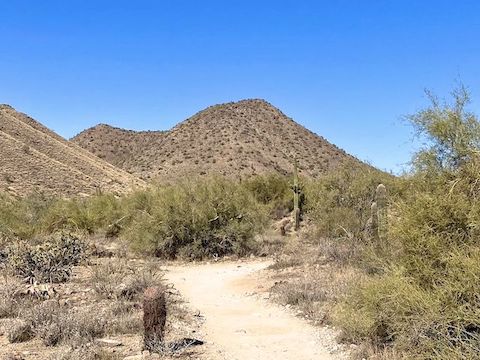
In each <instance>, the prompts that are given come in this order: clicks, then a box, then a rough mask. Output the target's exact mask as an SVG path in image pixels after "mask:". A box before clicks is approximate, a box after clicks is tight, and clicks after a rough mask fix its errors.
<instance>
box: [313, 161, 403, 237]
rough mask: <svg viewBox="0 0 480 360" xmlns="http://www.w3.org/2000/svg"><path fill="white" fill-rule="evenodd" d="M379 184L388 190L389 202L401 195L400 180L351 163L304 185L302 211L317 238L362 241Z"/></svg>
mask: <svg viewBox="0 0 480 360" xmlns="http://www.w3.org/2000/svg"><path fill="white" fill-rule="evenodd" d="M380 183H384V184H385V185H386V186H387V188H388V189H389V195H390V198H391V199H392V196H393V197H396V195H397V194H398V192H399V191H400V186H399V185H400V184H399V183H400V180H398V179H395V178H394V177H393V176H391V175H389V174H386V173H383V172H381V171H379V170H376V169H374V168H370V167H367V166H362V167H360V166H354V165H352V164H350V163H346V164H344V165H342V166H340V167H339V168H338V169H336V170H334V171H332V172H331V173H329V174H327V175H325V176H323V177H322V178H320V179H319V180H316V181H309V182H307V183H306V184H305V186H304V187H305V193H306V196H305V199H306V202H305V211H306V212H307V213H308V214H309V216H310V217H311V218H312V220H313V221H314V223H315V225H316V229H317V231H318V235H320V236H325V237H334V238H335V237H343V236H345V235H348V236H351V237H354V238H355V239H361V238H362V235H363V230H364V228H365V225H366V223H367V220H368V218H369V217H370V206H371V204H372V201H373V200H374V198H375V189H376V187H377V185H378V184H380Z"/></svg>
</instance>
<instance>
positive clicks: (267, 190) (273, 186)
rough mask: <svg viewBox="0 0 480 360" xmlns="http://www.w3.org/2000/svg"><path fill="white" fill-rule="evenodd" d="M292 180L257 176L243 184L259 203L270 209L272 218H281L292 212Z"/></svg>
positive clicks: (278, 176) (281, 177)
mask: <svg viewBox="0 0 480 360" xmlns="http://www.w3.org/2000/svg"><path fill="white" fill-rule="evenodd" d="M292 181H293V178H292V180H290V179H288V178H287V177H285V176H281V175H278V174H268V175H257V176H254V177H251V178H249V179H247V180H245V181H244V182H243V186H245V187H246V189H247V190H248V191H250V192H251V193H252V194H253V195H254V197H255V199H256V200H257V201H259V202H260V203H262V204H264V205H267V206H268V207H270V212H271V214H272V215H273V216H274V218H282V217H283V216H285V215H286V214H287V213H288V212H289V211H292V210H293V193H292V184H291V182H292Z"/></svg>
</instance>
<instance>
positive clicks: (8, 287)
mask: <svg viewBox="0 0 480 360" xmlns="http://www.w3.org/2000/svg"><path fill="white" fill-rule="evenodd" d="M24 290H25V284H23V283H22V282H21V281H20V280H19V279H17V278H15V277H11V278H10V277H8V276H2V277H1V278H0V319H1V318H10V317H16V316H17V315H18V314H19V311H20V310H21V309H22V307H24V306H26V305H28V299H26V298H25V297H24V296H22V291H24Z"/></svg>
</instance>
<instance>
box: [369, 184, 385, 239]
mask: <svg viewBox="0 0 480 360" xmlns="http://www.w3.org/2000/svg"><path fill="white" fill-rule="evenodd" d="M375 202H376V205H375V206H376V208H377V216H376V221H377V229H378V237H379V238H380V240H385V239H386V237H387V233H388V219H387V188H386V187H385V185H383V184H380V185H378V186H377V190H376V192H375ZM372 221H373V218H372Z"/></svg>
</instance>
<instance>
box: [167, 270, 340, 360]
mask: <svg viewBox="0 0 480 360" xmlns="http://www.w3.org/2000/svg"><path fill="white" fill-rule="evenodd" d="M270 264H271V262H270V261H242V262H220V263H213V264H202V265H197V266H195V265H193V266H192V265H187V266H172V267H168V268H167V273H166V278H167V280H168V281H170V282H171V283H173V284H174V286H175V287H176V288H177V289H178V290H179V291H180V293H181V294H182V295H183V296H184V297H185V298H186V300H187V301H188V302H189V303H190V306H191V307H192V308H194V309H198V312H199V314H200V316H202V317H204V321H205V323H204V325H203V327H202V332H203V334H204V340H206V341H207V345H206V352H205V355H206V358H207V359H212V360H219V359H228V360H233V359H239V360H240V359H242V360H243V359H263V360H277V359H282V360H289V359H292V360H293V359H295V360H305V359H346V358H347V356H348V352H347V351H346V350H345V348H344V347H343V346H341V345H339V344H337V343H336V341H335V337H336V332H335V331H333V330H332V329H330V328H325V327H319V328H318V327H317V328H316V327H313V326H312V325H310V324H308V323H307V322H306V321H305V320H303V319H300V318H298V317H296V316H295V313H293V312H292V311H290V310H289V309H287V308H285V307H281V306H279V305H275V304H273V303H272V302H270V301H268V298H269V293H268V290H269V289H270V287H271V285H272V281H271V279H270V277H269V275H268V272H266V271H265V270H264V269H265V268H267V267H268V266H269V265H270Z"/></svg>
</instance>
